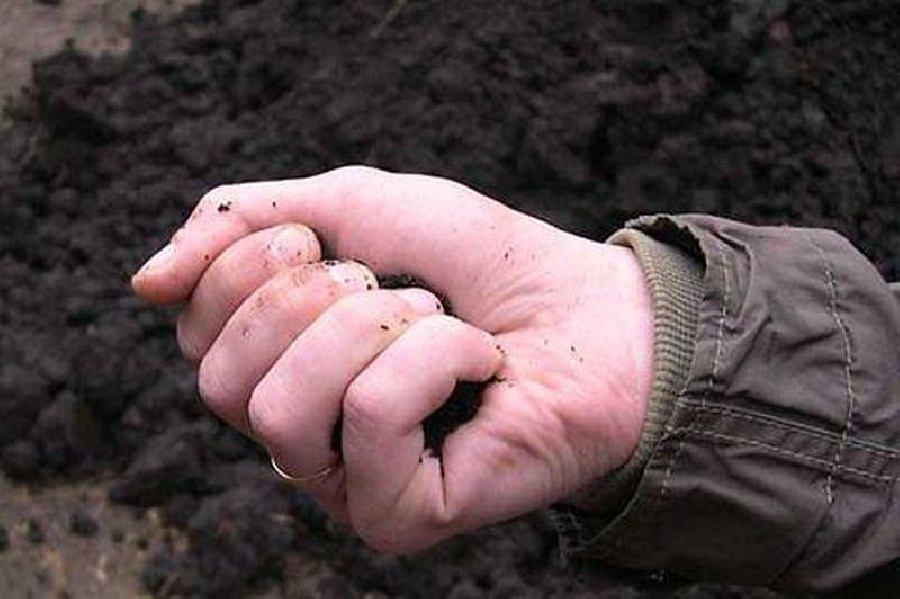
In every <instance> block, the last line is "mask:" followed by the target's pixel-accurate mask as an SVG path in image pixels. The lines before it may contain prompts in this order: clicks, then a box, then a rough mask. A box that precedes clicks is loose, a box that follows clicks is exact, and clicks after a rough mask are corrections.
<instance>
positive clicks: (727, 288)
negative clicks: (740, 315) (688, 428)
mask: <svg viewBox="0 0 900 599" xmlns="http://www.w3.org/2000/svg"><path fill="white" fill-rule="evenodd" d="M713 239H715V238H713ZM716 243H717V245H718V243H719V242H718V240H716ZM719 266H720V269H721V271H722V280H723V283H722V285H723V287H724V290H723V296H722V311H721V313H720V314H719V326H718V331H717V332H716V352H715V355H714V356H713V369H712V374H711V375H710V377H709V381H708V383H707V385H706V391H705V392H704V393H703V399H702V404H703V405H706V400H707V399H709V394H710V393H711V392H712V390H713V385H715V383H716V379H717V378H718V376H719V360H720V358H721V356H722V337H723V336H724V334H725V318H726V317H727V316H728V302H729V301H730V296H731V285H730V283H729V280H728V257H727V256H726V254H725V252H724V251H721V250H720V252H719Z"/></svg>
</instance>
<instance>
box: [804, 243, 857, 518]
mask: <svg viewBox="0 0 900 599" xmlns="http://www.w3.org/2000/svg"><path fill="white" fill-rule="evenodd" d="M806 238H807V240H808V241H809V244H810V245H811V246H812V247H813V249H814V250H815V251H816V253H817V254H818V255H819V258H820V259H821V260H822V266H823V269H824V271H825V281H826V282H827V284H828V291H829V294H830V298H829V302H828V310H829V312H830V314H831V318H832V320H834V323H835V326H836V327H837V328H838V331H839V332H840V334H841V341H842V342H843V349H844V378H845V383H846V386H847V413H846V417H845V421H844V428H843V431H841V441H840V444H839V445H838V448H837V451H836V452H835V454H834V460H833V463H834V465H833V467H832V471H831V472H830V473H829V474H828V481H827V482H826V484H825V494H826V495H827V497H828V503H833V502H834V473H835V471H837V469H838V468H839V467H840V464H841V460H842V459H843V456H844V450H845V448H846V447H847V440H848V439H849V438H850V433H851V432H852V430H853V416H854V415H855V413H856V392H855V390H854V388H853V353H852V352H851V350H850V332H849V331H848V330H847V325H846V324H845V323H844V320H843V319H842V318H841V315H840V313H839V312H838V288H837V281H836V280H835V277H834V272H833V270H832V268H831V264H830V263H829V261H828V258H827V257H826V256H825V252H824V251H822V248H821V247H820V246H819V245H818V244H817V243H816V242H815V240H814V239H813V237H812V235H810V234H809V233H807V234H806Z"/></svg>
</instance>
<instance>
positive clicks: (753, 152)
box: [0, 0, 900, 597]
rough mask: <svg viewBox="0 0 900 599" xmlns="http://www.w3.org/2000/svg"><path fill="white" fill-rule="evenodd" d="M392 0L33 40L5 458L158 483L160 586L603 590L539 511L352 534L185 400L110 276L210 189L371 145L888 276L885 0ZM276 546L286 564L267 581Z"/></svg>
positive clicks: (14, 184) (14, 208)
mask: <svg viewBox="0 0 900 599" xmlns="http://www.w3.org/2000/svg"><path fill="white" fill-rule="evenodd" d="M395 6H396V7H397V8H398V9H400V10H394V11H391V10H390V9H391V3H390V2H386V1H385V2H353V3H346V2H345V3H341V2H329V1H324V0H319V1H312V0H310V1H308V2H299V1H295V0H257V1H254V0H221V1H208V2H205V3H203V4H202V5H200V6H199V7H196V8H192V9H189V10H188V11H187V12H185V13H184V14H183V15H182V16H181V17H180V18H177V19H175V20H174V21H172V22H169V23H166V24H161V23H158V22H156V21H154V20H153V19H151V18H149V17H142V18H141V17H140V15H138V17H139V19H138V23H137V27H136V34H135V40H134V47H133V50H132V51H131V52H130V53H129V54H128V55H127V56H125V57H123V58H101V59H88V58H86V57H83V56H80V55H77V54H75V53H72V52H64V53H62V54H60V55H57V56H55V57H53V58H51V59H49V60H46V61H44V62H42V63H40V64H39V65H38V66H37V68H36V72H35V75H36V78H35V81H36V84H35V90H34V92H33V94H32V95H31V96H29V97H26V98H23V99H22V100H21V101H20V102H19V104H18V106H17V107H16V108H15V109H14V114H13V115H12V116H13V117H14V118H13V125H12V126H11V128H10V129H9V130H7V131H6V132H5V133H4V134H3V136H2V138H0V282H2V283H0V329H2V331H3V334H2V337H0V467H2V469H3V471H4V472H5V473H6V474H7V475H8V476H10V477H13V478H14V479H16V480H19V481H22V484H24V483H25V482H29V483H31V484H35V483H47V482H60V481H75V480H84V479H85V477H93V476H97V475H101V474H104V475H112V476H114V477H116V482H115V484H114V486H113V489H112V491H111V496H112V498H113V500H115V501H118V502H122V503H126V504H133V505H138V506H144V507H148V506H157V507H158V508H159V509H160V510H161V512H162V514H163V516H164V519H165V522H167V523H168V524H170V525H171V526H172V527H173V528H174V529H176V530H178V531H181V533H180V536H178V537H173V539H174V540H173V541H172V542H171V543H168V544H165V545H163V546H160V547H156V548H152V547H151V553H152V555H153V557H152V559H150V560H149V562H148V565H147V567H146V568H145V571H144V577H143V581H144V584H145V586H146V587H147V588H148V589H151V590H154V591H155V592H157V593H159V594H164V595H166V594H168V595H176V594H181V595H205V596H224V595H241V594H244V593H245V592H246V591H247V589H249V588H254V589H257V590H260V589H262V590H265V589H271V588H280V589H287V590H285V591H284V592H285V593H286V594H294V596H309V595H316V594H318V595H324V596H334V597H354V596H362V595H364V594H366V593H375V594H376V595H375V596H377V594H379V593H380V594H382V595H385V594H386V595H392V596H393V595H404V596H453V597H468V596H515V597H544V596H554V595H556V596H562V595H577V594H580V593H585V594H587V593H589V592H590V591H591V590H592V589H593V590H596V588H597V587H596V586H592V585H595V584H597V582H596V581H593V580H588V581H585V580H583V579H582V578H580V577H575V576H574V575H573V574H572V572H571V571H570V570H568V569H566V568H565V567H563V566H562V565H561V564H560V563H559V560H558V559H557V553H556V546H555V541H554V536H553V533H552V532H551V531H550V530H549V529H548V528H547V527H546V525H545V523H544V521H543V520H542V519H541V518H540V517H539V516H535V517H533V518H530V519H526V520H523V521H519V522H516V523H513V524H509V525H507V526H505V527H499V528H496V529H491V530H488V531H484V532H482V533H479V534H477V535H473V536H469V537H464V538H461V539H458V540H456V541H453V542H449V543H446V544H443V545H441V546H440V547H438V548H436V549H434V550H432V551H430V552H428V553H426V554H425V555H423V556H418V557H416V558H409V559H387V558H383V557H379V556H376V555H373V554H372V553H370V552H368V551H367V550H365V549H364V548H363V547H362V546H361V545H360V544H359V543H358V542H357V541H355V540H354V539H353V538H352V537H351V536H349V535H348V534H347V533H346V531H344V530H342V529H340V528H339V527H336V526H335V525H334V524H333V523H330V522H327V521H326V520H325V519H324V518H323V517H322V514H321V513H320V512H319V511H318V510H317V509H316V508H315V507H314V506H313V505H311V504H310V502H309V501H308V500H307V499H306V498H305V497H304V496H303V495H302V494H299V493H298V492H297V491H295V490H293V489H290V488H287V487H284V486H281V485H279V484H277V483H276V482H275V481H274V480H273V479H272V477H271V476H270V474H269V472H268V470H267V466H266V464H265V462H264V460H263V459H262V458H263V456H262V455H261V454H260V453H259V451H258V450H256V449H254V448H253V447H252V446H251V445H250V444H249V443H248V442H246V441H244V440H242V439H241V438H239V437H238V436H237V435H235V434H234V433H231V432H230V431H228V430H227V429H226V428H225V427H224V426H222V425H221V424H220V423H218V422H217V421H215V420H214V419H213V418H211V417H210V416H209V415H208V414H207V412H206V411H205V410H204V409H203V408H202V407H201V405H200V403H199V402H198V401H197V400H196V393H195V380H194V378H193V374H192V372H191V370H190V368H189V367H188V366H187V365H186V364H184V363H183V362H182V361H181V359H180V358H179V356H178V354H177V351H176V348H175V345H174V342H173V327H172V323H173V318H172V313H171V312H167V311H160V310H153V309H149V308H148V307H146V306H144V305H142V304H141V303H140V302H139V301H138V300H136V299H135V298H134V296H133V295H132V294H131V292H130V291H129V289H128V285H127V279H128V274H129V273H131V272H132V271H133V270H134V269H135V268H136V267H137V266H138V264H139V263H140V262H141V261H142V260H143V258H145V257H146V256H147V255H149V254H150V252H151V251H152V250H153V249H155V248H157V247H159V246H160V245H161V244H162V242H163V241H164V240H165V238H166V237H167V236H168V235H169V234H170V233H171V231H172V230H173V229H174V227H176V226H177V225H178V224H179V223H180V222H181V221H182V219H183V218H184V217H185V216H186V214H187V211H188V210H189V208H190V207H191V206H192V204H193V203H194V202H195V201H196V199H197V198H198V197H199V196H200V194H201V193H202V192H203V191H205V190H206V189H208V188H210V187H211V186H213V185H215V184H218V183H222V182H229V181H239V180H249V179H269V178H275V177H279V178H280V177H296V176H302V175H307V174H311V173H314V172H319V171H322V170H324V169H327V168H330V167H333V166H337V165H340V164H345V163H351V162H364V163H368V164H373V165H377V166H382V167H385V168H389V169H395V170H412V171H426V172H430V173H435V174H441V175H445V176H448V177H452V178H455V179H459V180H462V181H465V182H467V183H469V184H471V185H473V186H474V187H476V188H478V189H480V190H482V191H484V192H486V193H488V194H490V195H492V196H494V197H497V198H500V199H503V200H504V201H506V202H508V203H509V204H511V205H513V206H515V207H517V208H520V209H522V210H525V211H527V212H529V213H532V214H536V215H538V216H540V217H543V218H546V219H548V220H550V221H552V222H554V223H556V224H558V225H560V226H562V227H564V228H568V229H570V230H572V231H575V232H577V233H580V234H584V235H588V236H591V237H595V238H603V237H604V236H605V235H607V234H609V233H610V232H611V231H613V230H614V229H615V228H616V227H618V226H620V225H621V223H622V221H623V220H624V219H626V218H628V217H630V216H633V215H637V214H644V213H649V212H657V211H702V212H712V213H715V214H719V215H724V216H731V217H735V218H739V219H743V220H747V221H751V222H756V223H777V224H781V223H789V224H803V225H816V226H826V227H833V228H835V229H837V230H839V231H840V232H842V233H843V234H845V235H846V236H848V237H849V238H850V239H851V240H852V241H854V242H855V243H856V244H857V245H858V246H859V247H860V248H861V250H862V251H863V252H865V253H866V254H867V255H868V256H869V257H870V258H871V259H872V260H873V262H874V263H875V264H876V266H877V267H878V268H879V269H880V270H881V272H882V273H884V274H885V275H886V276H888V277H891V278H896V277H897V276H898V274H900V258H898V255H897V248H898V247H900V47H898V46H900V37H898V36H897V34H896V32H897V31H898V29H900V7H898V5H897V3H896V2H894V1H893V0H818V1H816V0H804V1H803V2H790V1H789V0H731V1H728V2H724V1H718V0H717V1H713V0H708V1H698V0H684V1H681V2H664V1H662V0H621V1H608V2H604V3H595V2H586V1H584V2H581V1H574V2H565V3H554V2H537V1H534V0H529V1H525V0H523V1H521V2H515V3H513V2H509V3H507V2H495V1H488V0H484V1H476V0H473V1H470V2H465V3H453V4H444V3H435V2H415V1H412V2H409V3H408V4H405V5H403V4H402V3H397V4H396V5H395ZM598 6H602V7H603V8H598ZM386 16H390V17H391V18H386ZM79 526H81V525H79ZM285 564H288V566H289V567H290V570H291V571H292V572H308V573H309V577H308V580H307V581H306V582H304V583H303V584H301V585H300V586H296V579H295V580H294V582H291V583H290V584H288V583H284V584H283V585H282V582H281V581H282V580H283V572H284V569H283V567H284V565H285ZM279 585H282V586H279ZM610 592H611V593H613V592H614V593H615V594H616V595H617V596H638V595H637V594H636V592H633V591H630V590H627V589H626V588H625V587H618V588H616V589H615V590H614V591H613V590H611V591H610ZM728 592H729V591H727V590H726V589H719V588H714V587H708V588H702V589H692V590H690V591H685V594H691V596H697V597H700V596H713V595H722V596H724V595H725V594H727V593H728ZM745 593H746V591H745ZM734 594H735V592H733V591H732V595H731V596H734Z"/></svg>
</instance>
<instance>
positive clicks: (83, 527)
mask: <svg viewBox="0 0 900 599" xmlns="http://www.w3.org/2000/svg"><path fill="white" fill-rule="evenodd" d="M69 530H70V531H72V533H74V534H76V535H78V536H80V537H93V536H94V535H96V534H97V533H98V532H99V531H100V526H99V525H98V524H97V522H96V520H94V519H93V518H91V517H90V516H89V515H88V514H87V513H85V512H83V511H80V510H79V511H76V512H74V513H73V514H72V515H71V516H69Z"/></svg>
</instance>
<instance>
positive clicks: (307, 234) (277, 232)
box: [178, 224, 321, 362]
mask: <svg viewBox="0 0 900 599" xmlns="http://www.w3.org/2000/svg"><path fill="white" fill-rule="evenodd" d="M320 257H321V249H320V247H319V242H318V240H317V239H316V236H315V234H314V233H313V232H312V230H310V229H309V228H308V227H304V226H303V225H296V224H291V225H282V226H278V227H270V228H268V229H263V230H261V231H257V232H256V233H253V234H251V235H248V236H247V237H244V238H241V239H239V240H237V241H236V242H235V243H234V244H233V245H231V246H230V247H228V248H227V249H226V250H225V251H224V252H222V254H221V255H220V256H219V257H218V258H216V259H215V260H214V261H212V263H211V264H210V265H209V267H208V268H207V269H206V271H205V272H204V273H203V275H202V277H201V278H200V282H199V283H198V284H197V287H196V289H194V292H193V293H192V294H191V298H190V301H189V302H188V304H187V306H186V307H185V308H184V310H183V311H182V312H181V314H180V315H179V317H178V344H179V346H180V347H181V351H182V352H183V353H184V354H185V356H187V357H188V358H189V359H190V360H192V361H194V362H199V361H200V359H201V358H202V357H203V355H204V354H205V353H206V351H207V350H208V349H209V347H210V345H212V343H213V341H214V340H215V339H216V337H217V336H218V335H219V332H220V331H221V330H222V326H223V325H224V324H225V323H226V322H227V320H228V318H229V317H230V316H231V314H232V313H233V312H234V311H235V310H236V309H237V307H238V306H239V305H240V304H241V302H243V301H244V299H246V298H247V297H248V296H249V295H250V294H251V293H252V292H253V291H254V290H255V289H257V288H258V287H259V286H260V285H262V284H263V283H265V282H266V281H267V280H269V279H270V278H271V277H272V276H273V275H274V274H276V273H277V272H279V271H282V270H284V269H286V268H290V267H292V266H297V265H299V264H305V263H310V262H317V261H318V260H319V258H320Z"/></svg>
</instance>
